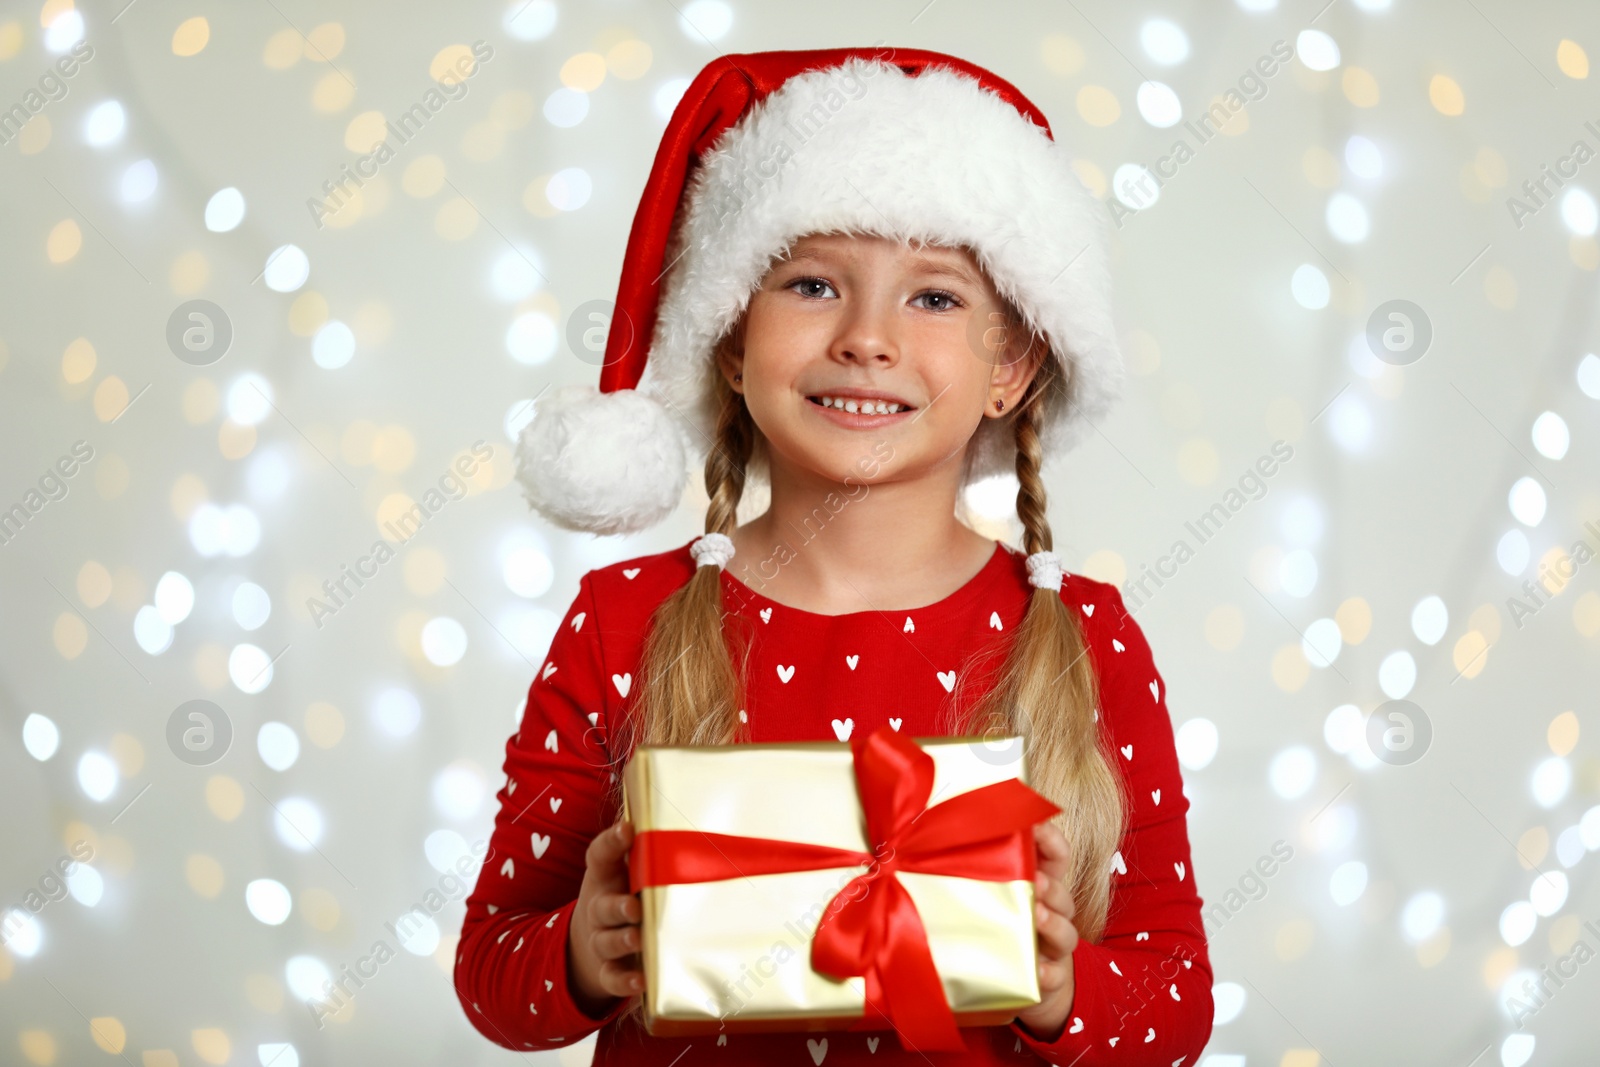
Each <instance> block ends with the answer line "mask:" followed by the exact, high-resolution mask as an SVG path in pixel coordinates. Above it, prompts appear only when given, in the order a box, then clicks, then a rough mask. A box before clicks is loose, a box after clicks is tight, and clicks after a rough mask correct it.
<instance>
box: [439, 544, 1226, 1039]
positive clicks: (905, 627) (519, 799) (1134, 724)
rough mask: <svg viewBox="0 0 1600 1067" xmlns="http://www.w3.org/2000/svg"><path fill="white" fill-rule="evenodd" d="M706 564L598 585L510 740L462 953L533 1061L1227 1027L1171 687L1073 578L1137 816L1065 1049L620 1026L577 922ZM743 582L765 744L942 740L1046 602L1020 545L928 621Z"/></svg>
mask: <svg viewBox="0 0 1600 1067" xmlns="http://www.w3.org/2000/svg"><path fill="white" fill-rule="evenodd" d="M694 566H695V564H694V560H693V558H692V557H691V556H690V554H689V545H688V544H687V543H686V544H684V545H683V546H682V547H680V548H676V549H673V550H672V551H670V552H663V553H660V554H658V555H653V556H643V557H640V558H638V559H633V560H629V561H626V562H623V563H617V564H613V565H611V566H608V567H602V568H600V569H598V570H593V571H590V572H588V573H587V574H585V575H584V576H583V578H582V579H581V580H580V581H579V586H578V596H577V599H576V600H575V601H574V602H573V604H572V606H571V607H570V608H569V609H568V611H567V615H566V618H565V619H564V620H563V621H562V624H561V627H560V629H559V630H558V631H557V633H556V635H555V637H554V639H553V640H552V641H551V644H550V652H549V656H548V658H547V659H546V661H545V663H544V666H543V667H542V669H541V670H540V671H539V672H538V676H537V677H536V678H535V679H534V682H533V684H532V686H531V687H530V688H529V691H528V702H527V706H526V708H525V710H524V712H523V716H522V722H521V726H520V729H519V730H518V732H517V733H516V734H515V735H514V736H513V737H512V738H511V739H510V740H509V741H508V742H507V744H506V761H505V772H506V778H507V781H506V785H505V788H504V789H502V790H501V791H500V793H499V800H500V812H499V815H498V816H497V817H496V819H495V829H494V835H493V837H492V838H491V840H490V848H491V851H490V853H489V859H488V861H487V862H486V863H485V864H484V866H483V869H482V870H481V871H480V873H479V877H478V884H477V886H476V887H475V888H474V890H473V892H472V895H471V896H470V897H468V898H467V911H466V918H465V920H464V923H463V925H462V930H461V943H460V948H459V952H458V954H457V956H456V968H455V983H456V992H457V994H458V996H459V997H460V999H461V1004H462V1007H463V1008H464V1009H465V1010H466V1013H467V1017H468V1018H469V1019H471V1020H472V1024H473V1025H474V1026H475V1027H477V1029H478V1031H479V1032H480V1033H482V1034H483V1035H484V1036H485V1037H487V1038H489V1039H490V1040H491V1041H494V1042H495V1043H497V1044H500V1045H503V1046H505V1047H506V1048H510V1049H516V1050H518V1051H523V1050H528V1049H546V1050H548V1049H552V1048H559V1047H562V1046H565V1045H570V1044H572V1043H573V1042H576V1041H580V1040H582V1039H583V1038H584V1037H586V1036H588V1035H589V1034H591V1033H593V1032H594V1031H596V1030H599V1031H600V1034H599V1039H598V1044H597V1046H596V1050H595V1057H594V1062H595V1063H596V1064H624V1063H625V1064H658V1065H661V1067H667V1065H674V1067H694V1065H696V1064H716V1065H718V1067H724V1065H728V1064H764V1065H765V1064H794V1065H796V1067H822V1065H823V1064H824V1063H826V1064H827V1067H836V1065H840V1064H858V1063H859V1064H867V1063H870V1064H874V1065H886V1064H900V1063H904V1064H916V1065H918V1067H922V1065H923V1064H924V1063H931V1064H954V1063H969V1064H972V1063H977V1064H988V1063H993V1064H1002V1063H1003V1064H1030V1063H1033V1064H1037V1063H1040V1062H1041V1058H1042V1060H1043V1061H1048V1062H1051V1063H1056V1064H1061V1065H1066V1064H1075V1065H1077V1067H1096V1065H1098V1064H1119V1065H1128V1067H1132V1065H1145V1064H1149V1065H1160V1067H1168V1065H1170V1064H1176V1065H1179V1067H1182V1065H1184V1064H1188V1065H1190V1067H1193V1065H1194V1064H1195V1062H1196V1060H1197V1059H1198V1058H1199V1054H1200V1051H1201V1049H1202V1048H1203V1047H1204V1046H1205V1043H1206V1040H1207V1038H1208V1037H1209V1036H1210V1033H1211V1015H1212V1006H1211V965H1210V963H1209V960H1208V958H1207V955H1206V942H1205V933H1204V930H1203V928H1202V926H1201V921H1200V897H1199V895H1198V894H1197V893H1196V891H1195V883H1194V869H1193V866H1192V865H1191V863H1190V861H1189V839H1188V832H1187V828H1186V825H1185V821H1184V816H1185V814H1186V813H1187V811H1188V808H1189V803H1188V800H1187V799H1186V798H1185V797H1184V795H1183V782H1182V779H1181V777H1180V776H1179V771H1178V760H1177V753H1176V751H1175V749H1174V747H1173V740H1172V725H1171V723H1170V722H1169V721H1168V718H1167V709H1166V703H1165V697H1166V687H1165V685H1163V683H1162V678H1161V675H1160V674H1159V673H1158V672H1157V671H1156V668H1155V665H1154V663H1153V662H1152V660H1151V655H1150V648H1149V646H1148V645H1147V644H1146V642H1145V638H1144V634H1143V633H1142V632H1141V630H1140V629H1139V626H1138V624H1137V623H1135V622H1134V620H1133V617H1132V616H1130V615H1129V614H1128V613H1127V612H1126V610H1125V609H1124V606H1123V603H1122V597H1121V595H1120V594H1119V593H1118V591H1117V589H1116V587H1115V586H1111V585H1107V584H1105V583H1103V582H1096V581H1093V580H1091V579H1089V578H1085V577H1082V576H1080V575H1075V574H1068V575H1066V577H1065V578H1064V580H1063V582H1062V586H1061V596H1062V599H1063V600H1064V601H1065V602H1066V603H1067V605H1068V607H1069V608H1071V609H1072V610H1074V611H1076V612H1078V613H1079V618H1080V619H1081V620H1082V623H1083V626H1084V630H1085V633H1086V636H1087V639H1088V642H1089V651H1090V654H1091V658H1092V660H1093V662H1094V665H1095V668H1096V670H1097V671H1098V673H1099V677H1100V686H1101V707H1100V714H1101V718H1102V720H1103V725H1104V726H1105V727H1106V728H1107V729H1109V730H1110V733H1111V737H1112V740H1113V741H1114V743H1115V745H1116V748H1117V750H1118V753H1119V756H1118V757H1117V759H1116V764H1117V768H1118V770H1119V771H1120V772H1121V774H1122V778H1123V782H1124V785H1125V788H1126V792H1127V795H1128V797H1129V800H1130V810H1131V813H1132V814H1131V819H1130V825H1129V829H1128V831H1127V834H1126V836H1125V837H1124V839H1123V841H1122V843H1121V846H1122V847H1121V850H1120V851H1119V852H1118V854H1117V856H1116V857H1115V858H1114V859H1113V862H1112V869H1113V871H1114V872H1115V873H1114V874H1113V875H1112V895H1111V910H1110V916H1109V919H1108V921H1107V924H1106V927H1105V932H1104V934H1103V936H1102V937H1101V940H1100V941H1099V942H1098V943H1095V944H1090V943H1089V942H1088V941H1087V940H1080V941H1079V942H1078V947H1077V950H1076V951H1075V952H1074V953H1073V970H1074V974H1075V980H1076V983H1077V984H1076V992H1075V994H1074V1001H1073V1006H1072V1012H1071V1016H1070V1017H1069V1019H1068V1022H1067V1026H1066V1027H1065V1029H1064V1030H1063V1032H1062V1034H1061V1037H1060V1039H1059V1040H1057V1041H1054V1042H1046V1041H1039V1040H1036V1039H1035V1038H1034V1037H1032V1036H1030V1035H1029V1034H1028V1032H1027V1031H1026V1030H1025V1029H1024V1028H1023V1027H1022V1026H1021V1025H1020V1024H1018V1023H1016V1022H1012V1023H1011V1024H1010V1025H1008V1026H992V1027H971V1028H964V1029H963V1030H962V1036H963V1038H964V1039H965V1041H966V1044H967V1047H968V1049H969V1052H968V1053H967V1054H966V1055H965V1056H962V1055H960V1054H941V1053H934V1054H930V1055H928V1056H923V1055H921V1054H918V1053H906V1052H905V1051H903V1050H902V1049H901V1047H900V1045H899V1043H898V1041H897V1040H896V1039H895V1037H894V1035H893V1033H891V1032H883V1033H865V1032H860V1031H856V1032H848V1031H834V1032H830V1033H827V1034H809V1035H808V1034H804V1033H780V1034H731V1035H722V1037H721V1038H712V1037H695V1038H652V1037H650V1036H649V1035H648V1034H646V1033H645V1032H644V1029H643V1027H641V1026H637V1025H635V1024H633V1023H632V1022H631V1021H630V1022H628V1023H627V1024H624V1023H623V1022H621V1021H619V1020H618V1019H617V1016H618V1015H620V1014H621V1013H622V1012H623V1010H624V1009H625V1008H626V1007H627V1006H628V1003H629V1001H627V1000H619V1001H618V1003H617V1005H616V1007H615V1008H614V1009H612V1010H611V1011H610V1012H609V1013H608V1014H607V1015H606V1016H605V1017H604V1018H598V1019H597V1018H592V1017H590V1016H589V1015H586V1014H585V1013H584V1012H583V1011H582V1009H580V1008H579V1007H578V1006H577V1004H576V1003H575V1002H574V1001H573V999H572V995H571V991H570V989H569V987H568V984H567V926H568V923H569V922H570V920H571V917H572V910H573V905H574V904H575V903H576V901H577V896H578V888H579V885H580V884H581V883H582V880H583V873H584V866H585V865H584V853H585V850H586V849H587V847H588V845H589V842H590V840H591V839H592V838H593V837H594V835H595V834H597V833H599V832H600V831H601V830H604V829H605V828H606V827H608V826H610V825H611V824H612V823H613V822H614V821H615V819H616V816H617V812H616V811H615V810H614V809H612V808H610V807H608V806H607V805H606V804H605V802H604V798H605V794H606V792H607V790H608V787H609V785H610V773H611V772H610V771H609V770H608V767H609V765H610V764H611V763H612V760H613V755H614V754H613V753H612V752H611V751H610V750H609V748H608V747H607V738H608V736H609V727H610V725H611V724H612V723H615V722H619V721H621V716H624V715H628V714H631V713H632V712H633V707H634V703H635V702H634V701H632V700H630V699H629V697H630V695H632V694H636V693H637V691H638V689H639V685H640V682H639V674H640V658H641V654H642V651H643V643H644V635H645V632H646V629H647V626H648V622H649V618H650V614H651V612H652V611H653V610H654V609H655V608H656V606H657V605H658V604H659V603H660V602H661V601H662V600H663V599H665V598H666V596H667V595H668V594H670V593H671V592H672V591H673V590H675V589H677V588H679V587H680V586H682V585H683V584H684V583H685V582H687V581H688V580H689V578H690V577H691V575H692V573H693V570H694ZM739 573H743V574H745V575H746V577H747V578H749V579H751V580H752V581H755V582H757V583H759V577H758V576H757V575H755V574H754V573H752V572H750V571H748V570H741V568H740V567H739V566H738V564H737V561H736V562H735V563H734V564H732V565H731V569H730V570H729V571H724V572H723V574H722V588H723V603H724V606H725V608H726V610H728V611H730V612H736V613H739V614H743V615H746V616H749V617H750V618H751V619H752V620H753V621H754V625H755V627H756V638H755V643H754V646H753V648H752V650H751V658H750V668H749V670H750V679H749V683H748V686H749V690H748V693H747V699H746V706H745V709H744V710H745V713H746V714H747V715H748V717H749V725H750V729H751V732H752V734H753V735H754V736H753V740H755V741H818V740H830V741H831V740H839V739H841V738H844V737H848V736H849V733H848V732H847V731H856V732H859V731H871V730H873V729H876V728H877V727H878V726H880V725H882V724H883V723H885V722H888V723H889V724H890V725H892V726H894V727H895V728H896V729H899V730H901V731H904V732H906V733H909V734H910V735H912V736H924V737H928V736H936V735H938V734H940V733H941V730H940V729H939V727H938V710H939V707H940V705H941V703H942V702H944V701H945V700H946V698H947V694H948V693H949V691H950V686H951V685H953V682H954V678H953V676H952V674H951V672H953V671H956V670H960V669H966V667H967V664H966V659H967V656H968V655H969V654H970V653H971V652H972V651H973V650H974V649H977V648H979V646H980V645H984V644H986V643H988V644H990V645H991V647H992V646H993V645H997V644H998V643H1000V642H1003V641H1006V640H1008V639H1009V634H1010V633H1011V632H1012V631H1013V630H1014V629H1015V627H1016V626H1017V625H1018V624H1019V623H1020V621H1021V619H1022V616H1023V613H1024V611H1025V610H1026V608H1027V602H1028V596H1029V594H1030V593H1031V592H1032V590H1033V587H1032V586H1030V585H1029V584H1028V576H1027V567H1026V564H1025V557H1024V556H1023V555H1022V554H1021V553H1017V552H1012V551H1011V550H1010V548H1009V547H1007V546H1004V545H1000V544H997V545H996V549H995V553H994V556H993V557H992V558H991V559H990V561H989V562H988V564H986V565H985V566H984V569H983V570H982V571H981V572H980V573H979V574H978V575H977V576H976V577H975V578H973V579H972V580H971V581H970V582H968V583H967V584H966V585H964V586H962V587H961V588H960V589H958V590H957V591H956V592H954V593H952V594H950V595H949V596H948V597H946V598H945V599H943V600H941V601H939V602H938V603H936V604H930V605H928V606H927V607H921V608H913V609H911V610H909V611H885V612H878V611H860V612H853V613H851V614H847V615H817V614H814V613H811V612H806V611H801V610H799V609H797V608H789V607H785V606H784V605H782V604H778V603H776V602H774V601H772V600H769V599H767V598H766V597H764V596H762V595H761V594H760V593H759V592H757V591H755V590H754V589H752V588H751V587H750V586H747V585H746V584H744V583H743V582H741V581H740V580H739V579H738V578H737V577H735V575H736V574H739ZM989 671H990V673H991V674H992V673H993V668H989ZM988 684H989V682H988V681H987V680H984V681H983V682H982V684H981V685H980V686H979V687H978V690H977V691H978V692H982V691H984V690H986V689H987V686H988ZM835 716H839V718H838V719H836V718H835Z"/></svg>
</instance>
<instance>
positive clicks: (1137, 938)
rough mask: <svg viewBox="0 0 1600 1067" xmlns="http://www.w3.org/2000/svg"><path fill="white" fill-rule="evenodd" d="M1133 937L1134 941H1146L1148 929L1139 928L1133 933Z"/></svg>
mask: <svg viewBox="0 0 1600 1067" xmlns="http://www.w3.org/2000/svg"><path fill="white" fill-rule="evenodd" d="M1133 939H1134V940H1135V941H1148V940H1150V931H1149V930H1140V931H1139V932H1138V933H1136V934H1134V935H1133Z"/></svg>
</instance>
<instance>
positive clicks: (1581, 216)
mask: <svg viewBox="0 0 1600 1067" xmlns="http://www.w3.org/2000/svg"><path fill="white" fill-rule="evenodd" d="M1561 221H1562V222H1563V223H1565V224H1566V227H1567V229H1569V230H1571V231H1572V232H1573V233H1575V234H1577V235H1578V236H1579V237H1593V236H1594V231H1595V227H1596V224H1597V223H1600V211H1597V209H1596V207H1595V202H1594V197H1592V196H1590V195H1589V193H1588V191H1587V190H1585V189H1581V188H1579V187H1578V186H1576V185H1572V186H1568V187H1567V191H1566V192H1565V193H1563V194H1561Z"/></svg>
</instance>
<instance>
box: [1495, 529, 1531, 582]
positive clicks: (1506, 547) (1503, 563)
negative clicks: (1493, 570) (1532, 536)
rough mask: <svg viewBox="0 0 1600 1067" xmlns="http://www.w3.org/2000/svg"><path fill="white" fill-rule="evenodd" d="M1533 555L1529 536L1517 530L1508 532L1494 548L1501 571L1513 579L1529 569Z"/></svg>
mask: <svg viewBox="0 0 1600 1067" xmlns="http://www.w3.org/2000/svg"><path fill="white" fill-rule="evenodd" d="M1531 555H1532V549H1531V547H1530V546H1529V545H1528V535H1527V534H1525V533H1523V532H1522V531H1521V530H1517V529H1511V530H1507V531H1506V532H1505V533H1504V534H1502V535H1501V537H1500V540H1499V542H1498V543H1496V544H1495V546H1494V558H1495V562H1497V563H1499V564H1500V569H1501V570H1503V571H1505V572H1506V573H1507V574H1509V575H1511V576H1512V577H1513V578H1515V577H1516V576H1517V575H1519V574H1521V573H1522V572H1523V571H1525V570H1527V569H1528V560H1529V559H1530V558H1531Z"/></svg>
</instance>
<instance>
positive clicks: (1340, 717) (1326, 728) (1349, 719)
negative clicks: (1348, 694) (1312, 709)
mask: <svg viewBox="0 0 1600 1067" xmlns="http://www.w3.org/2000/svg"><path fill="white" fill-rule="evenodd" d="M1365 729H1366V720H1365V719H1364V718H1362V716H1361V709H1360V708H1358V707H1356V706H1355V705H1354V704H1340V705H1339V706H1338V707H1336V708H1334V709H1333V710H1332V711H1330V712H1328V717H1327V718H1326V719H1324V720H1323V721H1322V739H1323V740H1324V741H1325V742H1327V744H1328V747H1329V748H1331V749H1333V750H1334V751H1335V752H1337V753H1339V754H1340V755H1341V756H1342V755H1344V754H1346V753H1348V752H1349V751H1350V750H1351V749H1352V748H1355V747H1357V746H1359V745H1361V744H1363V743H1364V741H1363V737H1364V734H1363V731H1364V730H1365Z"/></svg>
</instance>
